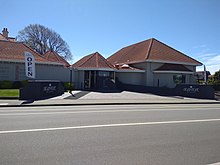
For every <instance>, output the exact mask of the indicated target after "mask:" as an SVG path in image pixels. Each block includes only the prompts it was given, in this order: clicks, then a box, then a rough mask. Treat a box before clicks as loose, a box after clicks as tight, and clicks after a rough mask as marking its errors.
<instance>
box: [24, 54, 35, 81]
mask: <svg viewBox="0 0 220 165" xmlns="http://www.w3.org/2000/svg"><path fill="white" fill-rule="evenodd" d="M24 56H25V72H26V76H27V77H29V78H35V58H34V56H33V55H32V54H31V53H29V52H24Z"/></svg>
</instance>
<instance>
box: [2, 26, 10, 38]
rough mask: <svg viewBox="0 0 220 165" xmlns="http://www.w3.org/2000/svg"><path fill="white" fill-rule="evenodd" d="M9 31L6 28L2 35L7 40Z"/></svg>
mask: <svg viewBox="0 0 220 165" xmlns="http://www.w3.org/2000/svg"><path fill="white" fill-rule="evenodd" d="M8 33H9V32H8V29H7V28H4V29H3V30H2V35H3V36H4V37H5V38H8Z"/></svg>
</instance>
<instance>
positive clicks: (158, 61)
mask: <svg viewBox="0 0 220 165" xmlns="http://www.w3.org/2000/svg"><path fill="white" fill-rule="evenodd" d="M145 62H155V63H168V64H182V65H192V66H202V64H201V65H198V64H193V63H186V62H178V61H160V60H146V61H145Z"/></svg>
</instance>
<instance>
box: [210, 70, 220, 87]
mask: <svg viewBox="0 0 220 165" xmlns="http://www.w3.org/2000/svg"><path fill="white" fill-rule="evenodd" d="M209 84H211V85H220V70H219V71H217V72H215V74H214V75H212V76H211V78H210V79H209Z"/></svg>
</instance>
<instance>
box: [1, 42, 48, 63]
mask: <svg viewBox="0 0 220 165" xmlns="http://www.w3.org/2000/svg"><path fill="white" fill-rule="evenodd" d="M25 51H28V52H30V53H31V54H32V55H33V56H34V57H35V61H36V62H47V63H48V61H47V60H46V59H44V58H43V57H42V56H41V55H40V54H38V53H37V52H35V51H34V50H33V49H31V48H30V47H28V46H27V45H25V44H24V43H21V42H11V41H1V40H0V60H1V61H2V60H6V61H16V62H18V61H19V62H24V52H25Z"/></svg>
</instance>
